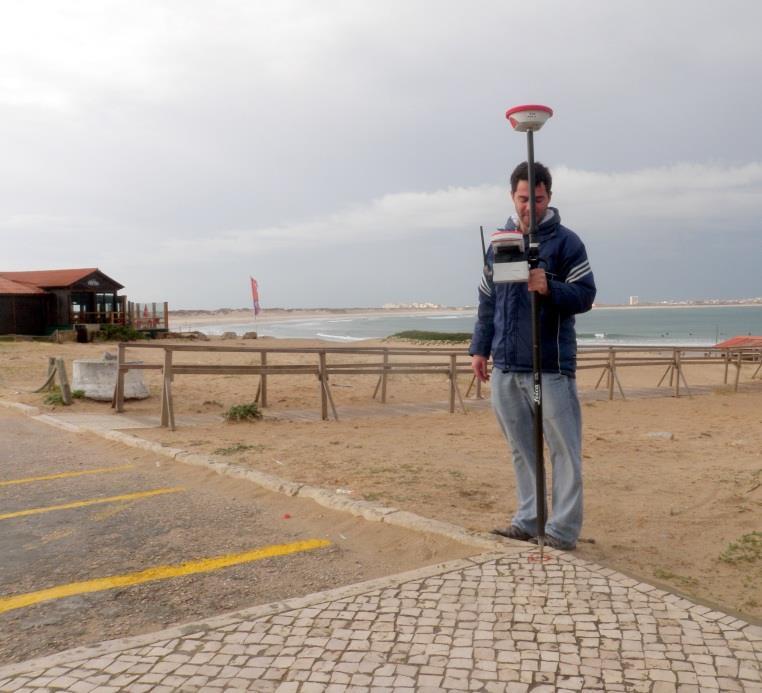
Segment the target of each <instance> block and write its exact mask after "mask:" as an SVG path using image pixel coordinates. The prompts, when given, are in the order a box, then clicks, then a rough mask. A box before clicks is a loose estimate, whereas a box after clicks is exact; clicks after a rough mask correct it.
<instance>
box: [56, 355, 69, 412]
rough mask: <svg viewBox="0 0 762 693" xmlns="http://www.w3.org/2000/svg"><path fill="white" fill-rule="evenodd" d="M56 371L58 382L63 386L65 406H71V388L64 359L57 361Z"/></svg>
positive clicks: (62, 392) (62, 393)
mask: <svg viewBox="0 0 762 693" xmlns="http://www.w3.org/2000/svg"><path fill="white" fill-rule="evenodd" d="M56 371H57V372H58V382H59V383H60V385H61V397H62V399H63V403H64V404H71V388H70V387H69V378H68V376H67V375H66V367H65V366H64V360H63V359H60V358H59V359H56Z"/></svg>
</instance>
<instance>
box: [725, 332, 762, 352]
mask: <svg viewBox="0 0 762 693" xmlns="http://www.w3.org/2000/svg"><path fill="white" fill-rule="evenodd" d="M714 346H715V347H716V348H717V349H730V348H736V349H737V348H738V347H762V337H752V336H751V335H748V336H746V337H743V336H739V337H731V338H730V339H726V340H725V341H724V342H720V343H719V344H715V345H714Z"/></svg>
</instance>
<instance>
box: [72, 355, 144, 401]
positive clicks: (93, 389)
mask: <svg viewBox="0 0 762 693" xmlns="http://www.w3.org/2000/svg"><path fill="white" fill-rule="evenodd" d="M132 363H141V362H140V361H133V362H132ZM72 370H73V376H72V384H71V388H72V390H83V391H84V393H85V397H87V398H88V399H95V400H98V401H101V402H110V401H111V398H112V397H113V395H114V387H115V386H116V373H117V364H116V361H113V360H110V359H109V360H97V359H78V360H76V361H74V363H73V369H72ZM149 396H150V393H149V392H148V388H147V387H146V384H145V383H144V382H143V371H140V370H133V371H127V373H125V376H124V398H125V399H146V398H147V397H149Z"/></svg>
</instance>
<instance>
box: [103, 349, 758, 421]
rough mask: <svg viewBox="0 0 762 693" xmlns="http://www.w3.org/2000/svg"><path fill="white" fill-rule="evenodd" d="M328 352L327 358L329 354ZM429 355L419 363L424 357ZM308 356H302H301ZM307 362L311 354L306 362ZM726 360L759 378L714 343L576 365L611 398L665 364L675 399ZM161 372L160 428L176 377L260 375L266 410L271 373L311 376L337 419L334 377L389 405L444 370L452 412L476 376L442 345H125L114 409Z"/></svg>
mask: <svg viewBox="0 0 762 693" xmlns="http://www.w3.org/2000/svg"><path fill="white" fill-rule="evenodd" d="M127 349H130V350H132V349H149V350H161V351H163V358H162V360H161V362H160V363H130V362H128V361H127V358H126V352H127ZM213 353H217V354H220V353H223V354H224V353H229V354H236V353H237V354H241V353H248V354H259V363H258V364H247V365H236V364H210V363H198V362H194V363H186V362H182V363H180V362H178V361H177V360H176V358H179V357H180V356H181V355H184V356H187V355H190V354H213ZM271 354H293V355H302V356H305V355H306V356H308V357H310V358H312V359H314V361H313V362H307V363H304V362H299V363H288V364H272V363H270V362H268V355H271ZM339 356H353V357H364V358H362V360H361V361H359V362H358V361H354V362H353V361H346V360H345V361H336V360H335V359H336V358H338V357H339ZM329 357H330V359H329ZM422 358H423V359H424V360H421V359H422ZM302 361H303V359H302ZM308 361H309V359H308ZM689 364H690V365H692V366H693V365H701V364H707V365H715V366H716V365H723V366H724V382H725V384H727V383H728V377H729V371H730V368H731V366H732V367H734V368H735V378H734V390H735V391H737V390H738V385H739V382H740V376H741V367H742V366H743V365H744V364H749V365H751V366H753V367H755V370H754V372H753V374H752V376H751V378H752V379H755V378H758V377H759V375H760V369H761V368H762V349H760V348H739V349H732V348H731V349H714V348H711V347H706V348H705V347H661V348H656V349H654V348H652V347H639V348H638V347H606V348H602V347H595V348H581V349H580V350H579V354H578V365H577V367H578V369H579V370H586V369H600V370H601V374H600V377H599V378H598V381H597V383H596V385H595V388H596V389H598V388H599V387H600V385H601V383H602V382H603V381H604V379H605V380H606V387H607V389H608V396H609V399H613V398H614V389H615V385H616V387H617V388H618V390H619V393H620V394H621V396H622V397H623V398H624V397H625V394H624V388H623V387H622V384H621V381H620V380H619V376H618V371H619V370H620V369H622V368H632V367H643V366H650V367H653V366H663V367H664V368H665V370H664V373H663V375H662V376H661V379H660V380H659V382H658V384H657V386H656V387H661V385H662V383H663V382H664V381H665V380H666V379H667V378H669V387H670V388H673V390H674V395H675V397H679V396H680V394H681V384H682V387H683V389H684V391H685V392H687V393H688V394H689V395H690V390H689V386H688V382H687V380H686V378H685V373H684V368H685V366H686V365H689ZM135 369H142V370H161V372H162V390H161V425H162V426H165V427H169V428H171V429H172V430H174V428H175V417H174V405H173V399H172V382H173V380H174V377H175V376H177V375H194V374H195V375H258V376H259V385H258V388H257V393H256V397H255V401H257V402H258V403H259V404H260V405H261V406H262V407H267V406H268V402H267V384H268V378H269V377H270V376H274V375H310V376H315V378H316V380H317V382H318V392H319V395H320V408H321V416H322V418H323V420H326V419H328V415H329V408H330V412H331V413H332V414H333V417H334V419H337V420H338V418H339V417H338V412H337V411H336V406H335V404H334V401H333V395H332V392H331V387H330V376H331V375H334V374H342V375H377V376H378V381H377V383H376V388H375V390H374V392H373V398H374V399H375V398H376V397H377V396H378V395H379V394H380V401H381V402H382V403H386V400H387V391H388V383H389V376H390V375H393V374H407V375H425V374H440V375H446V376H447V379H448V381H449V410H450V412H451V413H452V412H454V411H455V405H456V400H457V402H458V403H459V404H460V407H461V409H462V410H463V411H464V412H465V411H466V406H465V404H464V401H463V399H464V398H463V396H462V395H461V393H460V388H459V386H458V375H459V374H464V373H467V374H471V359H470V357H469V356H468V353H467V351H466V349H463V348H451V349H447V348H438V347H314V348H296V347H293V348H292V347H248V346H246V347H244V346H207V345H196V344H164V343H162V344H157V343H142V342H128V343H121V344H119V347H118V371H117V381H116V386H115V389H114V396H113V400H112V406H113V407H114V408H115V409H116V411H117V412H123V411H124V376H125V373H126V372H127V371H129V370H135ZM474 387H475V388H476V397H477V398H481V384H480V383H479V382H478V381H476V380H475V379H474V378H473V377H472V379H471V383H470V385H469V387H468V390H467V391H466V397H468V396H469V394H470V393H471V390H472V389H473V388H474Z"/></svg>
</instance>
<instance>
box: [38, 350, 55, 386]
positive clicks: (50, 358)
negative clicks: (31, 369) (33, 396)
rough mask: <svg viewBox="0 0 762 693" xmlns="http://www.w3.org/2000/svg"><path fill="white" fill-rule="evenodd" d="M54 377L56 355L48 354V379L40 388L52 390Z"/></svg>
mask: <svg viewBox="0 0 762 693" xmlns="http://www.w3.org/2000/svg"><path fill="white" fill-rule="evenodd" d="M55 377H56V357H55V356H48V379H47V380H46V381H45V385H43V386H42V388H40V389H41V390H42V389H43V388H44V389H46V390H52V389H53V383H54V381H55Z"/></svg>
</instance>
